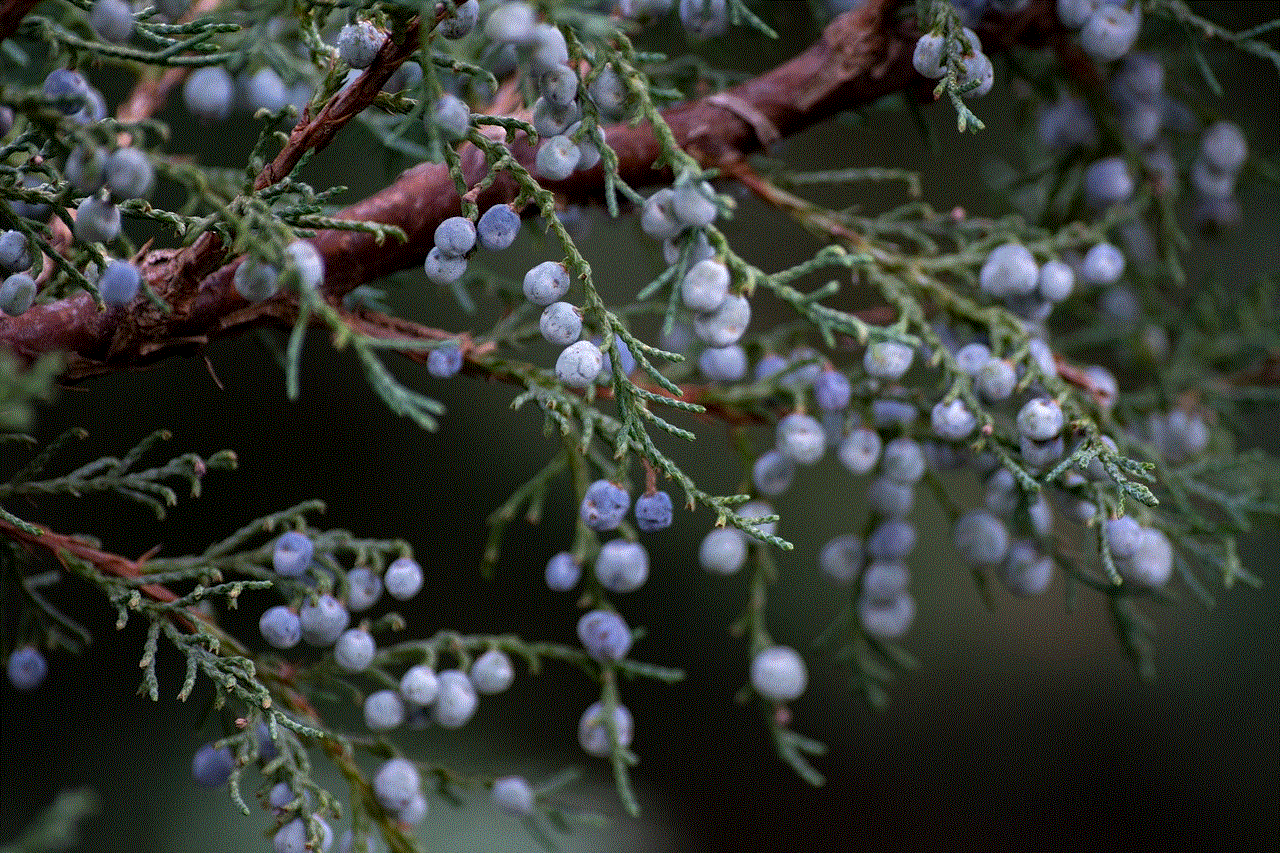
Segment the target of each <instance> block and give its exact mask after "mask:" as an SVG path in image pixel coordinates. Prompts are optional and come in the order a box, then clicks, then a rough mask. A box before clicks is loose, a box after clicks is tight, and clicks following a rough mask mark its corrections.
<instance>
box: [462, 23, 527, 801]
mask: <svg viewBox="0 0 1280 853" xmlns="http://www.w3.org/2000/svg"><path fill="white" fill-rule="evenodd" d="M472 2H475V0H472ZM492 796H493V804H494V805H495V806H497V807H498V810H499V811H502V812H506V813H507V814H509V815H514V816H516V817H528V816H529V815H531V814H533V799H534V797H533V788H531V787H529V783H528V782H526V781H525V780H524V777H522V776H503V777H502V778H501V779H495V780H494V782H493V791H492Z"/></svg>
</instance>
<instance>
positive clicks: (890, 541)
mask: <svg viewBox="0 0 1280 853" xmlns="http://www.w3.org/2000/svg"><path fill="white" fill-rule="evenodd" d="M915 547H916V529H915V528H914V527H912V526H911V523H910V522H907V521H902V520H900V519H895V520H891V521H886V522H884V523H883V524H881V525H880V526H879V527H877V528H876V529H875V530H874V531H872V533H871V536H870V537H868V539H867V554H868V555H869V556H870V557H871V558H872V559H873V560H883V561H885V562H890V563H894V562H901V561H903V560H905V559H907V557H909V556H910V555H911V552H912V551H913V550H914V549H915Z"/></svg>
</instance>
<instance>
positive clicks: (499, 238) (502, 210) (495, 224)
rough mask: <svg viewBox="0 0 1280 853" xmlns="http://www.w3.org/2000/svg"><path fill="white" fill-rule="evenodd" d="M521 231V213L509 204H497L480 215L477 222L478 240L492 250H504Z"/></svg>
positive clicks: (484, 247) (481, 245) (481, 244)
mask: <svg viewBox="0 0 1280 853" xmlns="http://www.w3.org/2000/svg"><path fill="white" fill-rule="evenodd" d="M519 233H520V214H518V213H516V212H515V210H513V209H512V207H511V205H509V204H495V205H494V206H493V207H491V208H489V209H488V210H486V211H485V212H484V213H482V214H481V215H480V221H478V222H477V223H476V242H478V243H479V244H480V248H482V249H485V250H487V251H491V252H498V251H502V250H503V249H505V248H507V247H508V246H510V245H511V244H512V243H514V242H515V240H516V235H517V234H519Z"/></svg>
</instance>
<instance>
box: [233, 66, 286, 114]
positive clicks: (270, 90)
mask: <svg viewBox="0 0 1280 853" xmlns="http://www.w3.org/2000/svg"><path fill="white" fill-rule="evenodd" d="M241 87H242V88H241V100H242V102H243V104H244V107H245V109H246V110H248V111H249V112H250V113H256V112H257V111H258V110H266V111H267V112H272V113H274V112H279V111H280V110H282V109H284V108H285V107H286V106H288V104H289V87H288V86H286V85H285V84H284V80H282V79H280V75H279V74H278V73H277V72H276V70H275V69H274V68H259V69H258V70H257V71H255V72H253V74H251V75H250V76H248V77H244V78H241Z"/></svg>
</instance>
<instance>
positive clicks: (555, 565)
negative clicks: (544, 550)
mask: <svg viewBox="0 0 1280 853" xmlns="http://www.w3.org/2000/svg"><path fill="white" fill-rule="evenodd" d="M580 577H582V566H580V565H578V563H577V561H576V560H574V559H573V555H572V554H570V553H569V552H568V551H561V552H560V553H559V554H556V555H555V556H554V557H552V558H551V559H550V560H548V561H547V571H546V581H547V587H548V588H550V589H552V590H555V591H556V592H567V591H568V590H571V589H573V588H574V587H575V586H577V585H578V579H579V578H580Z"/></svg>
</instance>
